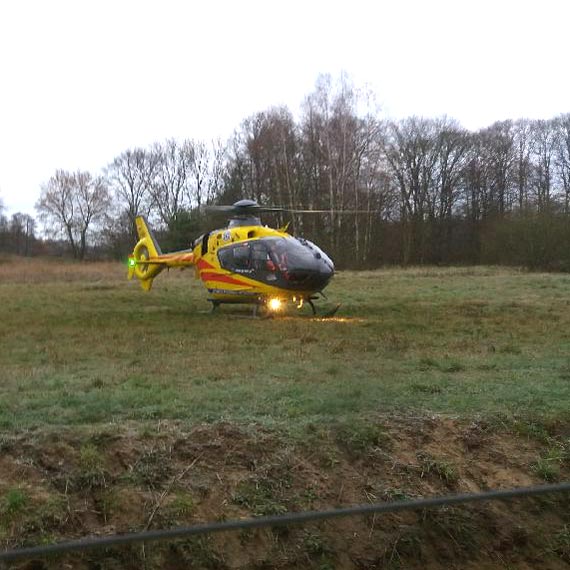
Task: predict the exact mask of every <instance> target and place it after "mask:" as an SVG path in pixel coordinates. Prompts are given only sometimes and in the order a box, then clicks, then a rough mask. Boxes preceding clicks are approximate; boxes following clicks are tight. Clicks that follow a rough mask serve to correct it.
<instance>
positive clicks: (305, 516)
mask: <svg viewBox="0 0 570 570" xmlns="http://www.w3.org/2000/svg"><path fill="white" fill-rule="evenodd" d="M561 492H570V482H568V483H558V484H555V485H541V486H535V487H522V488H518V489H507V490H499V491H497V490H495V491H487V492H484V493H468V494H458V495H447V496H443V497H433V498H431V499H414V500H412V501H397V502H390V503H373V504H368V505H356V506H353V507H346V508H340V509H331V510H327V511H305V512H300V513H290V514H286V515H278V516H269V517H259V518H253V519H243V520H233V521H225V522H219V523H209V524H200V525H196V526H191V527H179V528H171V529H163V530H149V531H143V532H133V533H128V534H117V535H112V536H103V537H91V538H83V539H79V540H70V541H68V542H62V543H59V544H49V545H46V546H34V547H30V548H20V549H16V550H8V551H5V552H2V553H0V562H2V561H11V560H18V559H21V558H32V557H40V556H46V555H49V554H61V553H65V552H72V551H78V550H87V549H90V548H103V547H110V546H118V545H121V544H128V543H132V542H146V541H152V540H168V539H174V538H181V537H187V536H196V535H201V534H209V533H212V532H223V531H229V530H242V529H251V528H260V527H267V526H284V525H289V524H299V523H306V522H311V521H319V520H326V519H332V518H339V517H347V516H354V515H366V514H373V513H394V512H398V511H411V510H419V509H428V508H433V507H441V506H446V505H457V504H462V503H475V502H482V501H497V500H506V499H514V498H517V497H532V496H536V495H545V494H550V493H561Z"/></svg>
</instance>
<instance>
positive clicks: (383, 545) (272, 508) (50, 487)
mask: <svg viewBox="0 0 570 570" xmlns="http://www.w3.org/2000/svg"><path fill="white" fill-rule="evenodd" d="M568 428H569V426H562V425H553V426H542V425H537V424H532V423H528V422H527V423H525V422H509V424H508V425H507V424H502V423H500V422H496V423H493V424H490V423H486V422H483V421H480V422H466V421H463V420H456V419H449V418H440V417H418V418H396V417H381V418H375V419H374V420H370V419H367V420H366V421H364V420H363V421H362V422H359V423H357V424H354V423H351V424H343V423H338V424H334V425H327V426H326V427H324V426H323V425H315V426H308V427H307V428H306V429H305V430H304V431H303V433H302V434H300V433H297V434H295V435H288V436H287V437H285V436H284V435H283V434H280V433H277V432H272V431H269V430H268V429H265V428H262V427H260V426H258V425H248V426H236V425H230V424H226V423H220V424H214V425H200V426H194V427H191V428H189V427H186V426H184V425H182V424H178V423H174V422H170V423H169V422H160V423H158V424H156V425H154V426H152V427H149V426H148V425H147V426H145V427H142V426H137V425H132V426H126V427H125V426H122V427H121V428H120V429H119V428H117V426H107V427H101V428H98V429H96V430H95V429H91V430H89V431H86V430H85V431H84V430H71V429H64V430H57V431H53V432H49V433H46V432H42V433H34V432H26V433H21V434H17V435H5V436H3V437H0V451H1V454H0V497H1V499H0V501H1V502H0V539H1V541H2V545H3V547H4V548H13V547H19V546H25V545H28V546H29V545H35V544H40V543H44V544H45V543H50V542H56V541H62V540H65V539H71V538H79V537H84V536H97V535H107V534H112V533H119V532H132V531H136V530H145V529H156V528H167V527H174V526H182V525H184V526H187V525H192V524H197V523H199V522H209V521H216V520H225V519H236V518H243V517H251V516H262V515H271V514H280V513H285V512H290V511H293V512H294V511H301V510H316V509H327V508H332V507H341V506H348V505H353V504H362V503H366V502H379V501H392V500H404V499H407V498H414V497H427V496H432V495H442V494H446V493H455V492H472V491H481V490H487V489H492V488H493V489H494V488H510V487H515V486H523V485H531V484H537V483H541V482H544V481H545V480H546V481H554V480H568V479H570V440H569V439H568V433H569V429H568ZM569 506H570V497H568V496H567V495H558V496H543V497H541V498H537V499H524V500H522V499H521V500H516V501H514V500H513V501H509V502H508V503H499V502H497V503H487V504H476V505H473V506H466V507H453V508H439V509H432V510H426V511H422V512H410V513H399V514H391V515H385V516H384V515H383V516H367V517H351V518H346V519H337V520H334V521H331V522H323V523H318V524H317V523H313V524H308V525H303V526H291V527H288V528H273V529H262V530H255V531H243V532H231V533H222V534H218V535H212V536H209V537H204V538H194V539H191V540H178V541H172V542H169V543H154V542H153V543H147V544H145V545H134V546H128V547H121V548H114V549H108V550H94V551H88V552H85V553H83V554H81V555H72V556H70V555H66V556H63V557H56V558H50V559H47V560H39V559H38V560H29V561H25V562H18V563H14V564H13V566H12V567H13V568H20V569H24V568H25V569H32V568H33V569H42V568H85V569H87V568H89V569H91V568H93V569H95V568H109V569H115V568H128V569H131V568H133V569H135V568H136V569H139V568H147V569H154V568H166V569H172V570H176V569H182V568H231V569H243V568H266V569H272V568H319V569H321V570H325V569H327V568H347V569H348V568H351V569H361V568H362V569H364V568H399V567H401V568H444V567H445V568H450V567H451V568H505V567H513V566H516V567H517V568H526V567H528V568H537V567H540V568H567V567H568V563H569V562H570V509H569V508H568V507H569Z"/></svg>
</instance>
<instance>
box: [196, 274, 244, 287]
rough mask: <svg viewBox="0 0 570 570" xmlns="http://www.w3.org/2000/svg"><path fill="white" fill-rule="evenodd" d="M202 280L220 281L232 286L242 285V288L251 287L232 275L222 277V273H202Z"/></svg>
mask: <svg viewBox="0 0 570 570" xmlns="http://www.w3.org/2000/svg"><path fill="white" fill-rule="evenodd" d="M200 279H202V281H218V282H219V283H230V284H231V285H240V286H242V287H251V285H249V284H248V283H245V282H243V281H240V280H239V279H234V278H233V277H231V276H230V275H221V274H220V273H209V272H208V273H207V272H205V271H204V272H202V273H200Z"/></svg>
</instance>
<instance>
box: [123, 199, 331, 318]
mask: <svg viewBox="0 0 570 570" xmlns="http://www.w3.org/2000/svg"><path fill="white" fill-rule="evenodd" d="M209 210H210V211H215V212H221V213H225V214H229V215H230V216H231V217H230V220H229V224H228V226H227V227H226V228H222V229H218V230H213V231H210V232H208V233H205V234H204V235H202V236H200V237H199V238H197V239H196V240H194V243H193V245H192V247H191V248H190V249H186V250H182V251H175V252H171V253H162V251H161V249H160V246H159V245H158V242H157V241H156V239H155V237H154V235H153V233H152V231H151V230H150V228H149V226H148V223H147V221H146V219H145V218H144V217H143V216H139V217H137V218H136V227H137V233H138V237H139V241H138V242H137V244H136V245H135V248H134V250H133V253H132V254H131V255H130V256H129V261H128V267H129V273H128V276H129V279H132V278H133V277H137V278H138V279H139V281H140V284H141V286H142V288H143V289H144V290H145V291H150V289H151V287H152V282H153V280H154V278H155V277H156V276H157V275H158V274H159V273H160V272H161V271H163V270H164V269H166V268H171V267H178V268H185V267H189V266H193V267H194V268H195V272H196V278H198V279H200V280H201V281H202V283H203V285H204V287H205V288H206V289H207V291H208V295H209V297H208V300H209V301H210V302H211V303H212V308H213V310H215V309H217V308H218V307H219V306H220V305H221V304H222V303H248V304H252V305H253V306H254V314H256V312H257V308H258V307H264V308H266V309H267V310H268V311H270V312H278V311H281V310H283V309H284V308H285V306H286V305H287V304H288V303H293V304H294V305H295V306H296V307H297V308H299V309H300V308H301V307H303V305H304V304H305V303H307V304H309V305H310V307H311V309H312V311H313V314H316V309H315V305H314V303H313V301H314V300H315V299H317V298H318V297H319V296H320V295H322V291H323V289H324V288H325V287H326V286H327V285H328V283H329V281H330V280H331V278H332V276H333V274H334V264H333V262H332V260H331V259H330V257H329V256H328V255H326V253H324V252H323V251H322V250H321V249H320V248H319V247H317V246H316V245H315V244H314V243H311V242H310V241H308V240H306V239H303V238H298V237H294V236H292V235H290V234H288V233H287V231H286V230H287V226H285V227H284V228H281V229H273V228H269V227H267V226H263V225H262V224H261V220H260V218H259V214H261V213H263V212H282V211H294V212H311V213H319V212H322V211H315V210H309V211H307V210H285V209H283V208H271V207H262V206H260V205H259V204H257V202H255V201H254V200H240V201H238V202H236V203H235V204H233V205H232V206H212V207H210V208H209ZM336 309H338V306H337V307H336ZM336 309H334V312H336Z"/></svg>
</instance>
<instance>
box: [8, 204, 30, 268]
mask: <svg viewBox="0 0 570 570" xmlns="http://www.w3.org/2000/svg"><path fill="white" fill-rule="evenodd" d="M35 228H36V221H35V220H34V218H32V216H30V215H29V214H23V213H21V212H16V213H15V214H12V217H11V219H10V222H9V225H8V233H9V249H10V251H12V252H13V253H15V254H16V255H24V256H26V257H27V256H29V255H31V252H32V243H33V241H34V238H35V236H34V233H35Z"/></svg>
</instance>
